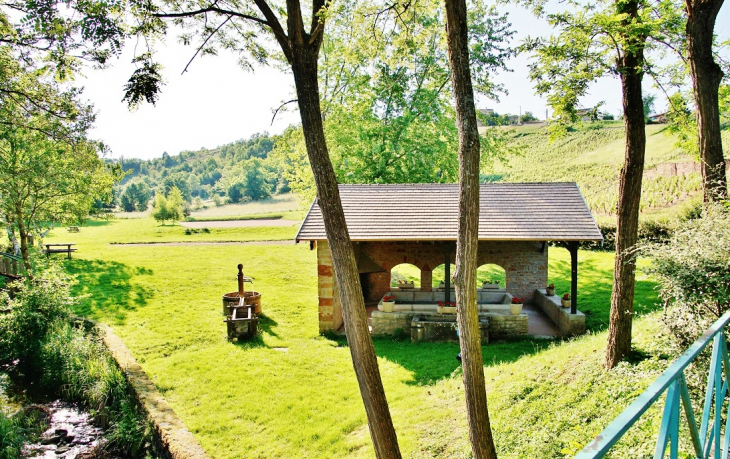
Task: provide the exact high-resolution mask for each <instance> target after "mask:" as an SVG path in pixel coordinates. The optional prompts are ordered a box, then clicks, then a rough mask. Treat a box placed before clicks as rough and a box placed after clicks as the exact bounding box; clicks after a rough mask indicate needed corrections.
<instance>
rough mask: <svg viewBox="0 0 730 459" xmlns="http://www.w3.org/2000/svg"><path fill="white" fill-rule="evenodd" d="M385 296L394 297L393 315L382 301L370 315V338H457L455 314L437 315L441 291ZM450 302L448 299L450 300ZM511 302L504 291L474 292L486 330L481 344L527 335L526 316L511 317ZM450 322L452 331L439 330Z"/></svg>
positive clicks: (482, 325) (480, 318)
mask: <svg viewBox="0 0 730 459" xmlns="http://www.w3.org/2000/svg"><path fill="white" fill-rule="evenodd" d="M387 295H392V296H395V306H394V308H393V312H383V310H382V301H381V302H380V303H379V304H378V310H376V311H373V312H372V315H371V319H372V334H373V335H394V334H396V333H405V334H408V335H410V336H411V340H412V341H414V342H415V341H422V340H431V341H433V340H440V339H444V336H445V335H448V336H447V338H448V339H447V340H450V339H453V340H456V339H457V338H456V328H455V324H456V314H439V313H438V312H437V306H438V302H439V301H444V300H445V295H444V292H420V291H413V292H407V291H392V292H388V293H387ZM453 299H454V297H453V296H451V300H452V301H453ZM511 302H512V295H511V294H509V293H507V292H506V291H505V290H491V289H490V290H479V291H477V303H478V306H479V321H480V328H482V329H483V330H486V331H488V333H483V334H482V342H483V343H486V342H487V341H488V339H489V338H509V337H518V336H525V335H527V330H528V318H527V314H525V313H522V314H519V315H512V314H511V313H510V303H511ZM415 319H418V320H415ZM449 323H450V324H452V325H454V327H452V330H451V331H448V330H442V329H443V328H448V325H447V324H449ZM414 327H415V331H414ZM419 329H420V330H421V331H419ZM432 329H433V330H432ZM449 337H450V338H449Z"/></svg>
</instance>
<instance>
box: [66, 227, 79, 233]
mask: <svg viewBox="0 0 730 459" xmlns="http://www.w3.org/2000/svg"><path fill="white" fill-rule="evenodd" d="M67 231H68V232H69V233H78V232H79V231H81V230H80V229H79V227H78V226H69V227H68V230H67Z"/></svg>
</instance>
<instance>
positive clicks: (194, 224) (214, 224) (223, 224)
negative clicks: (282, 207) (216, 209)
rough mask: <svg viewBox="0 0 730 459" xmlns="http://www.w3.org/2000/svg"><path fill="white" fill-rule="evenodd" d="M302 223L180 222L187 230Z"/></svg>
mask: <svg viewBox="0 0 730 459" xmlns="http://www.w3.org/2000/svg"><path fill="white" fill-rule="evenodd" d="M299 223H301V222H300V221H297V220H283V219H281V218H261V219H255V220H225V221H204V222H180V224H181V225H182V226H184V227H186V228H250V227H253V226H293V225H297V224H299Z"/></svg>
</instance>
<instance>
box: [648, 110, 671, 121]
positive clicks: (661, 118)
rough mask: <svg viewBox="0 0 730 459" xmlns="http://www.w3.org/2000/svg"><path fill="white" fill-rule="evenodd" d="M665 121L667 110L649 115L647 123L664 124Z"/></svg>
mask: <svg viewBox="0 0 730 459" xmlns="http://www.w3.org/2000/svg"><path fill="white" fill-rule="evenodd" d="M666 122H667V112H664V113H658V114H656V115H651V116H650V117H649V124H664V123H666Z"/></svg>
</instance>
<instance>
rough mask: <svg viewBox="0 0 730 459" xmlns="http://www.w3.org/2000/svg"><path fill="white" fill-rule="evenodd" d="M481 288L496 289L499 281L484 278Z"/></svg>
mask: <svg viewBox="0 0 730 459" xmlns="http://www.w3.org/2000/svg"><path fill="white" fill-rule="evenodd" d="M482 288H483V289H498V288H499V281H498V280H486V281H484V283H483V284H482Z"/></svg>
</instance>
